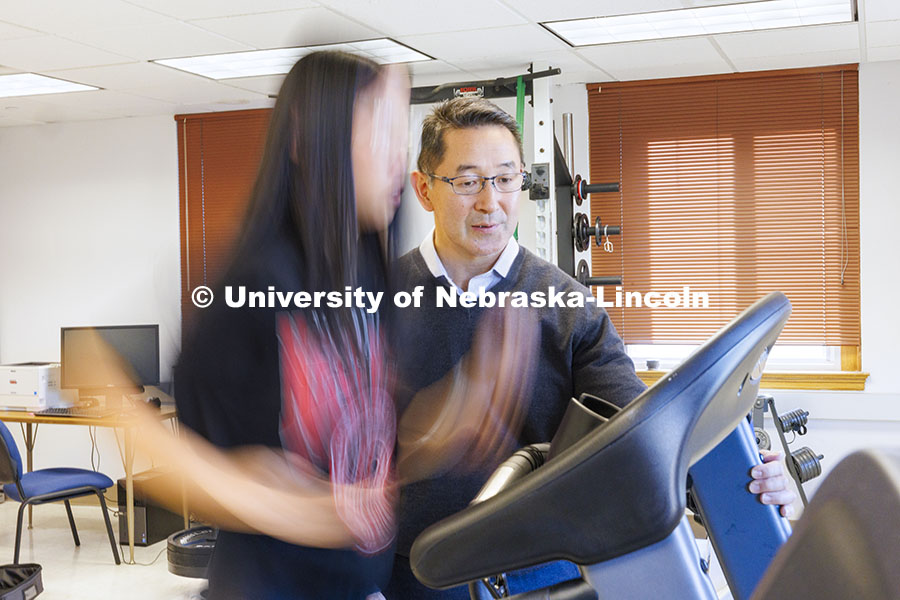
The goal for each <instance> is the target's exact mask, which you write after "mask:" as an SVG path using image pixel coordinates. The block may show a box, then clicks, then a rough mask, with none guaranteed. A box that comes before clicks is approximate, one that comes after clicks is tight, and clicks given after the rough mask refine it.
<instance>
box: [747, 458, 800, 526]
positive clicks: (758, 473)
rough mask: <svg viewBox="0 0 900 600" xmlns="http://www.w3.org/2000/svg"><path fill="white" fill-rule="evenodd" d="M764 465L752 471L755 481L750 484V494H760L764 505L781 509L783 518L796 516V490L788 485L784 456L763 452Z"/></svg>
mask: <svg viewBox="0 0 900 600" xmlns="http://www.w3.org/2000/svg"><path fill="white" fill-rule="evenodd" d="M761 454H762V459H763V464H761V465H757V466H755V467H753V469H751V470H750V476H751V477H752V478H753V481H751V482H750V492H751V493H753V494H759V501H760V502H762V503H763V504H773V505H775V506H780V507H781V516H782V517H791V516H793V514H794V507H793V506H792V504H793V503H794V500H796V499H797V495H796V494H795V493H794V490H793V489H792V488H791V487H790V486H789V484H788V477H787V476H786V475H785V470H784V462H783V459H784V455H783V454H781V453H780V452H772V451H771V450H763V451H761Z"/></svg>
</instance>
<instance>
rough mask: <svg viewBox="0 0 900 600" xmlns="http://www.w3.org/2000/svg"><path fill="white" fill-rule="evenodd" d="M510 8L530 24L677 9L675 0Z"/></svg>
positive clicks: (532, 1)
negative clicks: (529, 20)
mask: <svg viewBox="0 0 900 600" xmlns="http://www.w3.org/2000/svg"><path fill="white" fill-rule="evenodd" d="M510 6H513V7H514V8H515V10H517V11H518V12H520V13H521V14H523V15H524V16H525V17H527V18H528V19H531V20H532V21H534V22H542V21H563V20H569V19H586V18H589V17H606V16H610V15H623V14H632V13H642V12H652V11H656V10H668V9H672V8H681V5H680V2H678V0H629V1H628V2H623V1H622V0H555V1H553V2H548V1H547V0H514V1H510Z"/></svg>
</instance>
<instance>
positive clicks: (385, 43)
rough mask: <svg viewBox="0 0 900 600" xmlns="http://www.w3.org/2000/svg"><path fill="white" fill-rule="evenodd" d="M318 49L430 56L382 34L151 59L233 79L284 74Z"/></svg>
mask: <svg viewBox="0 0 900 600" xmlns="http://www.w3.org/2000/svg"><path fill="white" fill-rule="evenodd" d="M319 50H341V51H344V52H349V53H350V54H356V55H357V56H364V57H366V58H370V59H372V60H374V61H375V62H377V63H379V64H386V63H405V62H418V61H424V60H431V57H429V56H426V55H424V54H422V53H421V52H417V51H415V50H413V49H412V48H409V47H408V46H404V45H403V44H398V43H397V42H395V41H393V40H390V39H387V38H383V39H377V40H364V41H361V42H348V43H344V44H329V45H325V46H303V47H298V48H278V49H275V50H251V51H249V52H229V53H226V54H208V55H206V56H191V57H187V58H169V59H161V60H155V61H153V62H155V63H159V64H161V65H166V66H167V67H172V68H174V69H180V70H182V71H187V72H189V73H194V74H196V75H202V76H203V77H209V78H210V79H233V78H236V77H258V76H261V75H283V74H285V73H287V72H288V71H290V70H291V67H293V66H294V63H296V62H297V61H298V60H299V59H300V58H302V57H303V56H305V55H307V54H309V53H311V52H315V51H319Z"/></svg>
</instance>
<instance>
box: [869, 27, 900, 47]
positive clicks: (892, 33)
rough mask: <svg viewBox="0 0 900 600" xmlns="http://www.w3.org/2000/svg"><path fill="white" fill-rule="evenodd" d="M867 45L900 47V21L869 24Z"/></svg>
mask: <svg viewBox="0 0 900 600" xmlns="http://www.w3.org/2000/svg"><path fill="white" fill-rule="evenodd" d="M865 28H866V44H867V45H868V46H869V48H872V47H873V46H900V21H876V22H868V23H866V25H865Z"/></svg>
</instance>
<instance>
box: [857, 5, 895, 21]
mask: <svg viewBox="0 0 900 600" xmlns="http://www.w3.org/2000/svg"><path fill="white" fill-rule="evenodd" d="M862 1H863V2H864V5H863V9H864V11H865V13H866V21H889V20H891V19H900V2H897V0H862Z"/></svg>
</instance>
